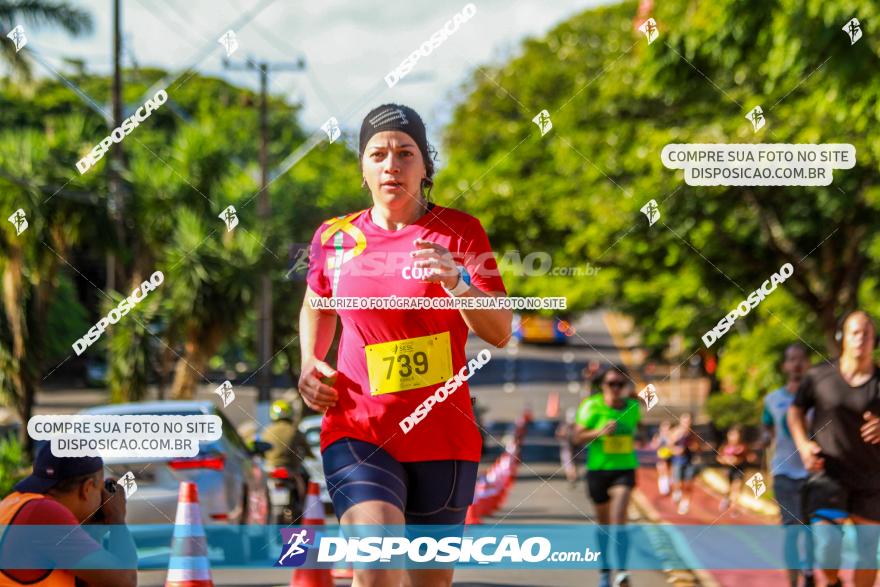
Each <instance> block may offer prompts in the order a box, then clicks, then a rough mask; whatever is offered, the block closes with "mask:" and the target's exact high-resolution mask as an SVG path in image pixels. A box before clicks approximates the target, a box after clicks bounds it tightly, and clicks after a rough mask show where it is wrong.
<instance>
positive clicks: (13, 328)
mask: <svg viewBox="0 0 880 587" xmlns="http://www.w3.org/2000/svg"><path fill="white" fill-rule="evenodd" d="M83 125H84V121H83V119H82V117H77V116H72V117H68V118H65V119H62V120H61V121H60V124H58V123H56V121H53V120H50V121H47V127H48V128H47V131H45V132H44V131H37V130H22V129H10V130H5V131H2V132H0V210H4V211H6V210H9V211H10V212H15V211H16V210H18V209H21V210H23V211H24V214H25V216H26V218H27V223H28V226H27V228H26V229H25V230H24V231H23V232H21V234H16V232H17V230H16V227H15V226H14V225H13V224H12V223H11V222H6V219H5V218H3V223H2V225H0V226H2V228H0V293H2V304H0V305H2V312H0V348H3V349H4V350H3V351H2V352H0V399H2V400H3V401H4V403H6V404H8V405H11V406H12V407H13V408H14V409H15V410H16V412H17V413H18V415H19V417H20V418H21V422H22V424H23V426H22V441H23V444H24V447H25V452H26V454H30V447H31V439H30V436H29V435H28V434H27V429H26V426H27V422H28V420H29V419H30V417H31V414H32V411H33V407H34V397H35V394H36V391H37V389H38V388H39V385H40V375H41V373H42V370H43V368H44V365H43V360H44V359H45V354H46V353H45V351H46V349H47V346H48V344H49V343H48V337H49V334H50V333H49V332H48V328H47V325H48V321H47V318H48V310H49V307H50V302H51V301H52V299H53V296H54V294H55V292H56V288H57V286H58V272H59V271H60V270H63V269H64V268H65V267H66V259H68V258H69V256H70V251H71V249H72V247H73V246H74V245H76V244H77V243H78V242H80V241H81V240H82V239H83V238H84V236H85V233H86V232H87V231H91V230H94V224H93V223H94V221H95V218H96V217H99V216H100V210H101V208H100V207H97V206H94V205H95V204H97V198H96V197H95V196H94V192H91V193H78V192H75V191H74V190H62V189H57V188H56V187H55V186H64V185H65V181H66V180H65V178H66V177H67V176H69V175H70V170H69V168H68V167H67V166H66V165H62V164H61V163H60V161H62V160H63V158H62V157H61V156H60V153H69V152H70V151H71V145H74V144H76V143H77V141H78V140H79V137H80V136H81V135H82V132H83ZM8 170H15V171H14V172H10V171H8ZM12 173H14V175H13V174H12ZM89 203H91V204H93V205H92V206H90V205H88V204H89ZM4 216H6V214H4ZM87 219H88V221H87Z"/></svg>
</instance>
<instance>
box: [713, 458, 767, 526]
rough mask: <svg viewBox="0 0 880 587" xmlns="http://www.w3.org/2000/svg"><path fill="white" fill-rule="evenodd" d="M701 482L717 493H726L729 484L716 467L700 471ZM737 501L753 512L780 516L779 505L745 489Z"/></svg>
mask: <svg viewBox="0 0 880 587" xmlns="http://www.w3.org/2000/svg"><path fill="white" fill-rule="evenodd" d="M700 482H702V483H703V485H705V486H706V487H707V488H708V489H710V490H711V491H714V492H715V493H718V494H721V495H726V494H727V488H728V487H729V484H728V482H727V479H725V478H724V476H723V475H722V474H721V473H720V472H719V471H717V470H715V469H705V470H703V471H702V472H701V473H700ZM737 503H738V504H739V505H740V506H742V507H744V508H746V509H747V510H749V511H751V512H752V513H755V514H758V515H761V516H768V517H771V518H779V506H777V505H776V504H774V503H770V502H769V501H767V500H764V499H758V498H755V497H753V496H752V495H751V494H750V493H747V492H745V491H743V492H741V493H740V496H739V499H738V500H737Z"/></svg>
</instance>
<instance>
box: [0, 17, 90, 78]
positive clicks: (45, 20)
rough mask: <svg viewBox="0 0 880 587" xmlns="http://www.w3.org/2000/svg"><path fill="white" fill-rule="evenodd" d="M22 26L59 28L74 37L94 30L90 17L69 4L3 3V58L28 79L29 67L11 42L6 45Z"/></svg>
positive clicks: (0, 52) (0, 53) (0, 44)
mask: <svg viewBox="0 0 880 587" xmlns="http://www.w3.org/2000/svg"><path fill="white" fill-rule="evenodd" d="M19 24H24V25H32V26H37V27H40V26H45V25H49V26H58V27H61V28H62V29H64V30H66V31H67V32H69V33H70V34H72V35H79V34H80V33H90V32H91V31H92V17H91V15H90V14H89V13H88V12H86V11H84V10H82V9H80V8H76V7H74V6H71V5H70V4H68V3H67V2H45V1H44V0H18V1H16V2H10V1H9V0H0V34H2V35H3V37H4V38H3V39H2V42H0V59H2V60H3V61H5V62H7V63H8V64H9V65H10V66H12V68H13V70H14V71H15V72H16V73H18V74H20V75H22V76H24V77H26V78H28V77H30V73H31V69H30V64H29V63H28V62H27V61H25V60H24V59H22V58H21V55H22V54H21V53H16V51H15V47H14V46H13V44H12V43H9V42H7V41H8V40H7V39H6V38H5V37H6V35H7V34H8V33H9V31H11V30H12V29H13V28H14V27H15V26H17V25H19Z"/></svg>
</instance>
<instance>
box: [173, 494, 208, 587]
mask: <svg viewBox="0 0 880 587" xmlns="http://www.w3.org/2000/svg"><path fill="white" fill-rule="evenodd" d="M165 587H214V581H212V580H211V564H210V562H209V561H208V541H207V540H206V539H205V528H204V526H202V511H201V509H200V508H199V491H198V488H197V487H196V484H195V483H190V482H188V481H183V482H181V484H180V491H179V493H178V494H177V515H176V516H175V519H174V535H173V537H172V538H171V560H170V561H169V562H168V576H167V577H166V578H165Z"/></svg>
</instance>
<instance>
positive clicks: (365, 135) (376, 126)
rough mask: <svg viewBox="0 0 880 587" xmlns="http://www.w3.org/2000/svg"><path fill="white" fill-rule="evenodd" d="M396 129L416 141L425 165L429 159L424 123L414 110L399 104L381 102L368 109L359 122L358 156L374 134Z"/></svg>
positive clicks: (362, 153)
mask: <svg viewBox="0 0 880 587" xmlns="http://www.w3.org/2000/svg"><path fill="white" fill-rule="evenodd" d="M387 130H397V131H400V132H405V133H406V134H408V135H409V136H410V137H411V138H412V140H414V141H415V142H416V145H417V146H418V148H419V151H421V153H422V158H423V159H424V160H425V165H426V167H427V164H428V160H429V157H430V155H429V153H428V137H427V133H426V132H425V124H424V123H423V122H422V119H421V117H420V116H419V115H418V114H417V113H416V111H415V110H413V109H412V108H410V107H408V106H401V105H400V104H383V105H381V106H379V107H377V108H373V109H372V110H370V113H369V114H367V115H366V116H365V117H364V121H363V122H362V123H361V138H360V157H361V158H363V156H364V150H365V149H366V148H367V143H369V142H370V139H371V138H372V137H373V135H374V134H376V133H380V132H383V131H387Z"/></svg>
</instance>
